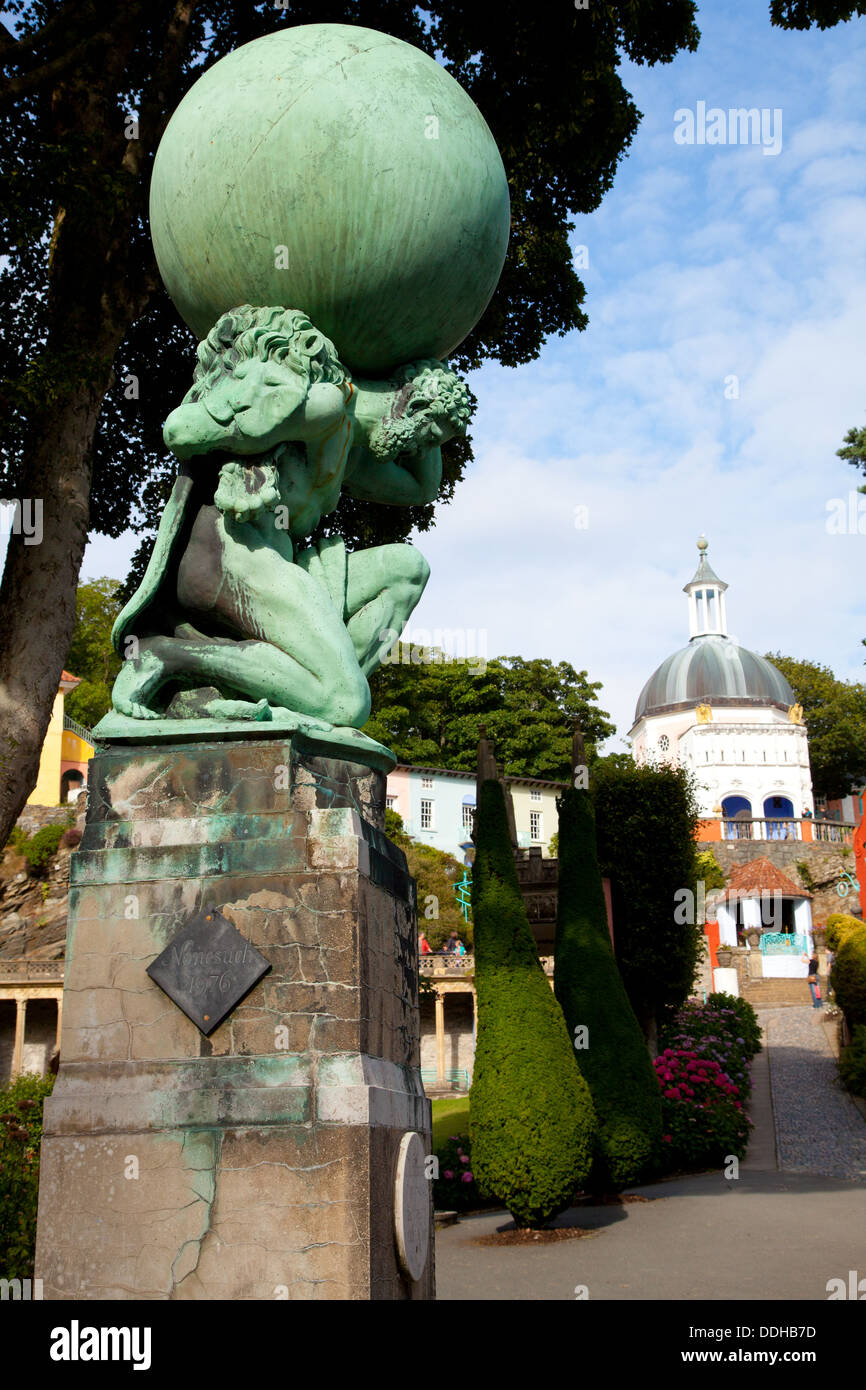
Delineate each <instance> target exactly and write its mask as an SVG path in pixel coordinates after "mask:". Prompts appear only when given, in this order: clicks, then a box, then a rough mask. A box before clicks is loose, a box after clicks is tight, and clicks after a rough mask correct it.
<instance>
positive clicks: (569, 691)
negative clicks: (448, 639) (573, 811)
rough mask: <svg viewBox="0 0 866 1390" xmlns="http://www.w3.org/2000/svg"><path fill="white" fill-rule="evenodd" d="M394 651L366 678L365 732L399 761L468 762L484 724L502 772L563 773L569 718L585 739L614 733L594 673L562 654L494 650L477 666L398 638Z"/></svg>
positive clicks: (567, 767) (459, 766)
mask: <svg viewBox="0 0 866 1390" xmlns="http://www.w3.org/2000/svg"><path fill="white" fill-rule="evenodd" d="M397 654H398V652H397V650H396V649H395V652H394V655H395V657H396V656H397ZM399 656H400V659H399V660H396V659H395V660H394V661H393V662H391V663H389V664H388V665H385V666H382V667H380V668H379V670H378V671H376V672H375V674H374V675H373V677H372V679H371V681H370V688H371V690H372V693H373V710H374V713H373V715H372V717H371V718H370V720H369V722H368V723H367V724H366V725H365V728H364V732H365V733H367V734H369V735H370V737H371V738H375V739H378V740H379V742H380V743H384V744H385V745H386V746H387V747H389V748H390V749H392V751H393V752H394V753H396V755H397V757H398V759H399V760H400V761H401V762H404V763H412V764H414V765H415V766H421V767H448V768H453V769H455V770H457V771H465V772H468V771H472V770H473V769H474V767H475V760H476V756H477V749H478V737H479V733H478V731H479V727H480V725H482V724H484V725H486V727H487V736H488V738H489V739H490V740H491V741H492V742H493V743H494V745H495V747H496V755H497V761H498V762H499V763H500V765H501V766H502V770H503V772H504V774H505V775H506V776H511V777H541V778H549V779H550V780H551V781H557V780H560V781H565V780H567V779H569V778H570V774H571V738H572V730H573V727H574V723H575V720H577V721H579V723H580V725H581V727H582V728H583V729H584V731H585V734H586V738H587V740H588V741H593V742H600V741H601V740H602V739H605V738H608V737H609V736H610V735H611V734H613V733H614V732H615V729H614V725H613V724H611V723H610V721H609V719H608V716H607V714H606V712H605V711H604V710H601V709H599V708H598V705H597V704H596V700H597V691H599V690H600V689H601V682H600V681H590V680H589V679H588V676H587V673H586V671H575V669H574V667H573V666H571V665H570V664H569V663H568V662H567V661H561V662H559V663H558V664H555V663H554V662H552V661H549V660H547V659H546V658H536V659H534V660H532V661H526V660H524V658H523V657H520V656H511V657H496V658H494V659H493V660H490V661H487V662H486V664H485V665H484V666H483V668H482V667H481V666H478V667H477V668H476V667H474V666H473V665H472V664H471V663H469V662H468V661H467V662H464V661H447V660H444V659H442V656H443V654H442V653H441V652H440V651H439V650H438V649H436V648H423V647H417V646H409V645H408V644H405V643H400V644H399ZM413 657H414V658H416V660H414V661H413V659H412V658H413ZM419 657H420V659H417V658H419ZM404 658H405V660H404ZM431 658H433V659H431Z"/></svg>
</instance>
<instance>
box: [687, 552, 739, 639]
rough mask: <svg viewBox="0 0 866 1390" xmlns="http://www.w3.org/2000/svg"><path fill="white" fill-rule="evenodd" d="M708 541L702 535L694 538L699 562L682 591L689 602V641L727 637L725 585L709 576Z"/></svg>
mask: <svg viewBox="0 0 866 1390" xmlns="http://www.w3.org/2000/svg"><path fill="white" fill-rule="evenodd" d="M707 548H708V542H707V538H706V536H699V537H698V550H699V551H700V555H701V558H700V561H699V563H698V567H697V570H696V571H695V574H694V577H693V578H692V579H690V580H689V582H688V584H686V585H685V587H684V588H683V593H684V594H687V595H688V599H689V638H690V640H691V641H694V640H695V638H697V637H727V635H728V623H727V617H726V615H725V590H726V589H727V587H728V586H727V584H726V583H725V581H724V580H723V579H719V576H718V575H717V574H714V573H713V570H712V567H711V566H710V564H709V561H708V560H707Z"/></svg>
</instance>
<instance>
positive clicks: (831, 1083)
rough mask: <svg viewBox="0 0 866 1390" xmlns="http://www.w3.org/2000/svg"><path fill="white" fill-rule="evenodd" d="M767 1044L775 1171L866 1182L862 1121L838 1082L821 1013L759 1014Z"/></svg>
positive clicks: (787, 1011)
mask: <svg viewBox="0 0 866 1390" xmlns="http://www.w3.org/2000/svg"><path fill="white" fill-rule="evenodd" d="M758 1017H759V1019H760V1021H761V1023H762V1025H763V1027H764V1028H765V1030H766V1036H767V1038H768V1040H769V1054H770V1084H771V1087H772V1093H773V1112H774V1115H775V1124H776V1143H777V1148H778V1154H779V1167H780V1168H781V1169H782V1170H783V1171H784V1172H786V1173H822V1174H824V1176H825V1177H832V1178H854V1179H859V1180H860V1181H863V1180H864V1179H866V1120H864V1118H863V1115H862V1113H861V1112H860V1111H859V1110H858V1109H857V1106H856V1105H855V1104H854V1102H853V1101H852V1100H851V1097H850V1096H849V1095H847V1094H846V1092H845V1091H844V1090H843V1089H842V1086H841V1085H840V1083H839V1073H838V1067H837V1064H836V1058H835V1056H834V1054H833V1050H832V1048H831V1046H830V1043H829V1040H828V1037H827V1033H826V1030H825V1028H824V1026H823V1010H818V1009H812V1008H811V1007H810V1006H809V1005H808V1004H807V1005H805V1006H804V1007H803V1008H802V1009H801V1008H787V1009H761V1010H759V1011H758Z"/></svg>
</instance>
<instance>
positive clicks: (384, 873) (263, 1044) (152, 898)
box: [36, 736, 433, 1299]
mask: <svg viewBox="0 0 866 1390" xmlns="http://www.w3.org/2000/svg"><path fill="white" fill-rule="evenodd" d="M383 808H384V774H382V773H380V772H374V771H371V770H370V769H369V768H367V767H364V766H362V765H360V764H354V763H346V762H343V761H341V760H337V759H331V758H328V757H324V756H318V754H317V753H316V751H315V750H313V751H311V750H310V747H309V745H304V744H303V743H301V741H300V740H299V739H297V737H295V738H294V739H292V738H289V737H285V738H281V739H280V738H277V739H274V738H272V739H267V738H263V737H261V736H260V737H259V738H258V739H246V738H244V739H242V740H241V739H238V740H236V741H226V742H220V743H210V744H209V743H194V744H190V743H183V744H181V743H178V744H161V745H157V746H154V747H151V748H148V747H143V746H141V745H137V746H118V745H112V746H111V747H109V748H107V749H104V750H101V751H99V752H98V753H97V756H96V758H95V759H94V762H93V764H92V771H91V778H90V790H89V799H88V815H87V823H86V829H85V834H84V839H83V840H82V843H81V846H80V848H79V849H78V850H77V851H76V853H75V855H74V856H73V859H72V884H71V889H70V913H69V934H68V942H67V966H66V971H67V973H66V987H65V993H64V1016H63V1032H62V1037H61V1067H60V1073H59V1076H58V1080H57V1084H56V1087H55V1090H54V1094H53V1096H52V1097H51V1098H50V1100H49V1101H48V1102H47V1104H46V1109H45V1134H44V1139H43V1146H42V1175H41V1184H40V1199H39V1200H40V1205H39V1231H38V1242H37V1261H36V1270H37V1277H39V1278H41V1279H42V1280H43V1281H44V1293H45V1297H46V1298H55V1299H190V1298H192V1299H285V1298H288V1299H311V1298H313V1299H314V1298H328V1299H333V1298H337V1299H367V1298H385V1299H409V1298H415V1299H417V1298H429V1297H432V1296H433V1267H432V1239H429V1234H430V1232H431V1231H432V1206H431V1194H430V1191H429V1186H430V1185H429V1183H426V1182H424V1181H423V1179H421V1180H419V1178H418V1175H417V1173H415V1175H414V1177H413V1175H412V1174H411V1173H410V1174H409V1175H408V1176H407V1177H406V1179H405V1181H406V1182H409V1183H412V1182H414V1189H413V1190H412V1191H411V1192H409V1193H408V1199H407V1200H408V1201H409V1204H410V1207H411V1210H412V1212H413V1214H414V1216H415V1218H416V1220H415V1227H416V1237H417V1239H416V1245H417V1244H418V1243H419V1241H420V1244H421V1246H423V1244H424V1234H425V1229H426V1232H427V1235H428V1241H429V1249H430V1254H429V1257H428V1259H427V1261H426V1263H425V1264H424V1265H423V1272H421V1273H420V1276H419V1277H415V1278H411V1277H410V1276H409V1274H408V1273H407V1272H406V1270H407V1262H406V1258H405V1255H403V1256H402V1258H401V1252H400V1251H399V1250H398V1246H397V1244H396V1241H395V1225H394V1210H395V1174H396V1170H397V1158H398V1150H399V1148H400V1144H401V1141H402V1140H403V1138H404V1136H405V1135H406V1134H407V1133H411V1132H417V1133H418V1134H420V1136H421V1141H422V1144H423V1146H424V1152H425V1153H429V1152H430V1150H431V1136H430V1106H429V1102H428V1101H427V1100H426V1098H425V1097H424V1094H423V1090H422V1087H421V1080H420V1070H419V1066H420V1055H419V1011H418V969H417V925H416V915H415V888H414V883H413V881H412V879H411V878H410V877H409V876H408V873H407V871H406V863H405V858H404V856H403V855H402V853H401V852H400V851H399V850H397V849H396V848H395V847H394V846H393V845H392V844H391V843H390V841H388V840H387V838H386V837H385V835H384V832H383V829H382V821H383V814H384V812H383ZM212 909H219V911H220V912H221V913H222V914H223V915H224V916H225V917H227V918H228V919H229V920H230V921H231V922H232V923H233V924H234V926H235V927H236V928H237V929H238V931H240V932H241V934H242V935H243V936H244V937H245V938H246V939H247V940H249V941H250V942H251V943H252V944H253V945H254V946H255V947H257V949H258V950H259V951H261V952H262V954H263V955H264V956H265V957H266V958H267V960H268V961H269V963H270V965H271V969H270V971H269V972H268V973H267V974H266V975H265V976H264V978H263V979H261V980H260V981H259V983H258V984H257V985H255V986H254V988H253V989H252V990H251V991H250V993H249V994H248V995H247V996H246V997H245V998H244V999H243V1000H242V1001H241V1002H240V1004H239V1005H238V1006H237V1007H236V1008H235V1009H234V1011H233V1012H232V1013H230V1014H229V1016H228V1017H227V1018H226V1019H225V1021H224V1022H223V1023H221V1024H220V1026H219V1027H218V1028H217V1029H216V1030H215V1031H214V1032H213V1033H212V1034H211V1035H210V1037H209V1038H206V1037H204V1036H203V1035H202V1033H200V1032H199V1029H198V1028H197V1027H196V1026H195V1024H194V1023H192V1022H191V1021H190V1019H188V1018H187V1017H186V1015H185V1014H184V1013H182V1012H181V1010H180V1009H179V1008H177V1007H176V1006H175V1004H174V1003H173V1002H172V1001H171V1000H170V999H169V998H168V997H167V996H166V995H165V994H164V993H163V992H162V990H161V989H159V987H158V986H157V985H156V984H154V982H153V981H152V980H151V979H150V978H149V977H148V975H147V974H146V968H147V966H148V965H149V964H150V963H151V961H152V960H154V958H155V957H156V956H157V955H158V954H159V953H160V952H161V951H162V950H163V949H164V947H165V946H166V945H167V944H168V943H169V942H170V941H171V940H172V938H173V937H174V936H175V934H176V933H177V931H178V930H179V929H180V928H181V926H182V925H183V924H184V923H185V922H186V921H187V920H188V919H189V918H190V917H191V916H192V915H194V914H195V913H198V912H207V911H208V910H212ZM404 1199H406V1194H405V1193H404V1194H403V1198H401V1200H404ZM419 1222H420V1225H419ZM418 1230H420V1232H421V1234H420V1236H418V1234H417V1232H418ZM410 1263H411V1262H410ZM414 1264H415V1272H416V1274H417V1271H418V1260H417V1255H416V1259H415V1262H414Z"/></svg>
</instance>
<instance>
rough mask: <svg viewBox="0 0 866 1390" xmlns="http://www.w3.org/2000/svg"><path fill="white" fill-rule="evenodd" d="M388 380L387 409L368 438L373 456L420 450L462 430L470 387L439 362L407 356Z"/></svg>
mask: <svg viewBox="0 0 866 1390" xmlns="http://www.w3.org/2000/svg"><path fill="white" fill-rule="evenodd" d="M392 380H393V383H394V391H393V393H392V394H391V395H390V397H388V402H389V404H388V410H387V411H386V413H385V414H383V416H382V418H381V419H380V420H379V421H378V422H377V424H376V425H375V426H374V427H373V429H371V430H370V434H369V438H368V441H367V447H368V448H369V450H370V452H371V453H372V454H373V456H374V457H375V458H379V459H383V460H386V459H394V458H396V457H397V455H398V454H402V453H409V454H419V453H423V452H424V451H425V450H427V449H431V448H433V447H434V446H435V445H438V444H444V443H445V441H446V440H448V439H451V438H453V436H454V435H455V434H463V432H464V431H465V429H466V426H467V424H468V423H469V417H470V415H471V413H472V410H471V406H470V400H469V391H468V389H467V387H466V386H465V385H464V384H463V382H462V381H461V380H460V378H459V377H458V376H456V375H455V373H454V372H452V371H449V370H448V368H447V367H444V366H443V365H442V363H441V362H436V361H433V360H432V359H428V360H425V361H420V362H408V363H407V364H406V366H404V367H401V368H400V370H399V371H398V372H396V373H395V375H394V376H393V378H392Z"/></svg>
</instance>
